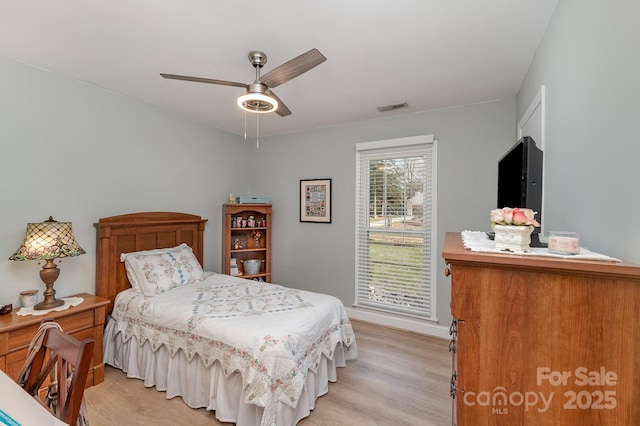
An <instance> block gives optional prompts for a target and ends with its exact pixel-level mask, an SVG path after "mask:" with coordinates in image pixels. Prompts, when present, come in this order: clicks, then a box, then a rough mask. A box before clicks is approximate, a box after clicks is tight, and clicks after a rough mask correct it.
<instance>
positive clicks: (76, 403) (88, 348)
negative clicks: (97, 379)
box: [23, 328, 95, 425]
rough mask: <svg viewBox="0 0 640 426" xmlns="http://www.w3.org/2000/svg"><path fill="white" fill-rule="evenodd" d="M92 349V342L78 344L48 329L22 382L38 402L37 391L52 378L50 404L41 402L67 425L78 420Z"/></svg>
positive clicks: (88, 340) (54, 330)
mask: <svg viewBox="0 0 640 426" xmlns="http://www.w3.org/2000/svg"><path fill="white" fill-rule="evenodd" d="M94 346H95V341H94V340H93V339H84V340H82V341H80V340H78V339H76V338H74V337H72V336H70V335H68V334H66V333H64V332H62V331H61V330H59V329H57V328H49V329H47V330H46V335H45V336H44V339H43V342H42V345H41V346H40V348H39V349H38V351H37V352H36V354H35V356H34V357H33V361H32V362H31V367H30V369H29V371H28V373H27V376H26V378H25V381H24V385H23V387H24V389H25V390H26V391H27V392H28V393H29V394H31V395H33V396H34V397H35V398H38V399H40V400H41V396H40V389H41V388H42V386H43V384H44V383H45V381H46V380H47V379H48V378H50V377H52V378H54V380H55V381H57V391H56V392H54V393H53V395H50V396H53V403H49V402H47V401H44V403H45V405H47V406H49V408H51V409H52V411H53V412H54V415H55V416H56V417H57V418H59V419H60V420H62V421H63V422H65V423H67V424H69V425H75V424H77V421H78V415H79V412H80V406H81V404H82V396H83V395H84V388H85V386H86V383H87V377H88V375H89V369H90V367H91V358H92V356H93V348H94ZM54 368H55V370H54ZM52 371H55V374H53V375H52V374H51V372H52ZM49 386H51V385H49Z"/></svg>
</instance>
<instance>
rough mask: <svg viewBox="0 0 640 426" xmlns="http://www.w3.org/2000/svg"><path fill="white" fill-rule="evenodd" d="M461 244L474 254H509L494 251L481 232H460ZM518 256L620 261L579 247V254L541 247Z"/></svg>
mask: <svg viewBox="0 0 640 426" xmlns="http://www.w3.org/2000/svg"><path fill="white" fill-rule="evenodd" d="M461 235H462V243H463V244H464V247H465V248H467V249H469V250H471V251H476V252H487V253H503V254H505V253H509V254H512V253H510V252H506V251H501V250H496V248H495V245H496V244H495V242H494V241H493V240H491V239H489V237H488V236H487V233H486V232H482V231H462V234H461ZM517 255H519V256H547V257H556V258H562V259H581V260H602V261H606V262H620V259H616V258H614V257H609V256H606V255H604V254H600V253H596V252H593V251H591V250H588V249H586V248H584V247H580V253H578V254H555V253H549V250H547V249H546V248H543V247H531V248H530V251H529V252H525V253H518V254H517Z"/></svg>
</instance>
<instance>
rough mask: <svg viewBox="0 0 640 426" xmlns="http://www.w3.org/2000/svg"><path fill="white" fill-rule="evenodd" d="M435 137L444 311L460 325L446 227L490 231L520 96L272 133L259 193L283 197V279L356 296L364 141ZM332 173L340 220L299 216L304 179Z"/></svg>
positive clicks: (279, 205)
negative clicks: (500, 166) (446, 256)
mask: <svg viewBox="0 0 640 426" xmlns="http://www.w3.org/2000/svg"><path fill="white" fill-rule="evenodd" d="M424 134H433V135H434V137H435V138H436V140H437V150H438V154H437V167H438V188H437V199H438V201H437V202H438V205H437V219H438V222H437V227H438V252H437V254H436V255H437V258H438V264H437V266H438V271H437V280H438V282H437V316H438V319H439V322H440V323H441V324H446V325H447V326H448V324H449V323H450V319H451V316H450V312H449V301H450V285H449V279H448V278H445V276H444V261H443V260H442V258H441V256H440V253H441V250H442V242H443V237H444V233H445V231H462V230H465V229H473V230H489V229H490V227H489V224H490V223H489V211H490V210H491V209H492V208H495V206H496V181H497V160H498V159H499V158H500V156H501V155H502V154H503V153H504V152H505V151H506V150H507V149H508V147H510V146H511V145H513V143H514V138H515V99H511V100H503V101H495V102H487V103H482V104H476V105H469V106H461V107H456V108H447V109H440V110H435V111H427V112H422V113H416V114H410V115H397V116H389V117H386V118H380V119H378V120H370V121H364V122H358V123H350V124H345V125H341V126H334V127H326V128H321V129H315V130H311V131H306V132H300V133H293V134H287V135H284V136H279V137H272V138H265V139H262V140H261V141H260V149H259V150H254V152H253V155H254V160H253V163H254V164H255V170H256V171H257V172H259V173H260V178H259V179H258V178H256V179H253V181H252V185H253V186H252V193H253V194H256V195H266V196H268V197H269V198H270V199H271V200H272V202H273V205H274V207H273V226H274V228H275V229H277V232H274V239H273V242H274V248H275V249H274V254H273V267H272V269H273V271H274V275H273V278H274V281H275V282H278V283H282V284H285V285H288V286H291V287H297V288H303V289H308V290H315V291H321V292H325V293H329V294H333V295H334V296H337V297H339V298H340V299H341V300H342V301H343V303H344V304H345V306H351V304H352V303H353V301H354V285H355V266H354V265H355V242H354V240H355V228H354V226H355V195H356V193H355V183H356V177H355V144H356V143H358V142H367V141H374V140H382V139H394V138H401V137H408V136H416V135H424ZM314 178H332V179H333V181H332V184H333V197H332V206H333V210H332V223H331V224H330V225H329V224H317V223H301V222H300V221H299V204H298V203H299V181H300V179H314Z"/></svg>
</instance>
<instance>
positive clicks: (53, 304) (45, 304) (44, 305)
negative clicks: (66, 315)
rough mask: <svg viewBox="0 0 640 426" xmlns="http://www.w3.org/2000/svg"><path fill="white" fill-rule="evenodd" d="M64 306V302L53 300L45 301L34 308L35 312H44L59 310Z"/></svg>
mask: <svg viewBox="0 0 640 426" xmlns="http://www.w3.org/2000/svg"><path fill="white" fill-rule="evenodd" d="M62 305H64V300H59V299H55V298H54V299H53V300H44V301H42V302H40V303H38V304H37V305H35V306H34V307H33V309H34V310H35V311H44V310H46V309H53V308H57V307H58V306H62Z"/></svg>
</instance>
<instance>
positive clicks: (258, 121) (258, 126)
mask: <svg viewBox="0 0 640 426" xmlns="http://www.w3.org/2000/svg"><path fill="white" fill-rule="evenodd" d="M256 148H260V114H256Z"/></svg>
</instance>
